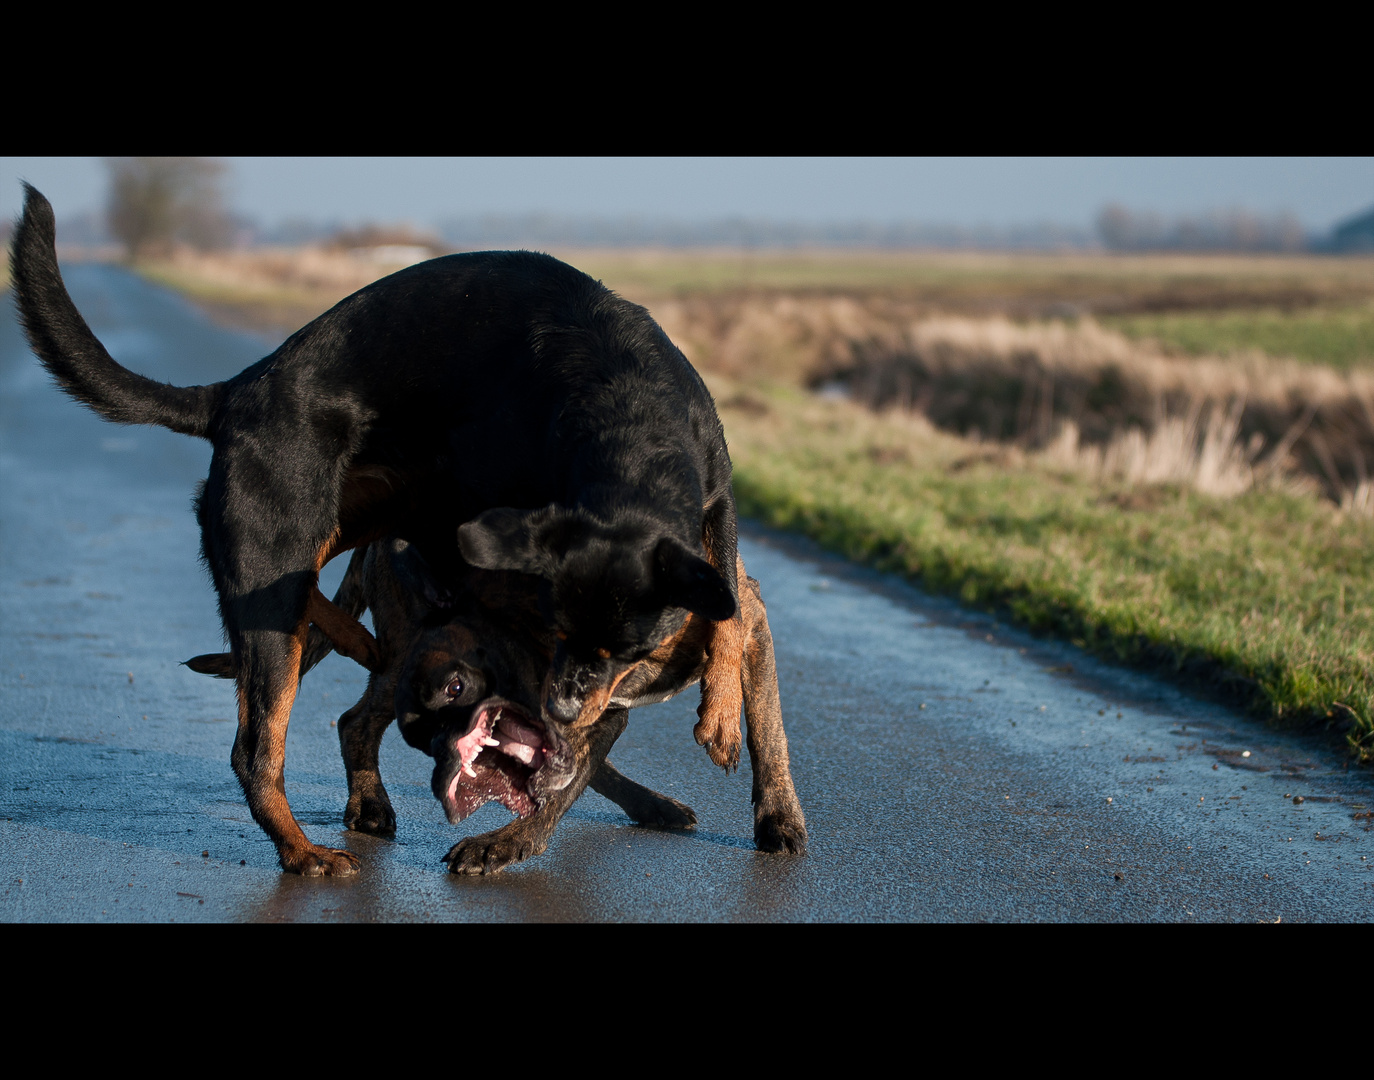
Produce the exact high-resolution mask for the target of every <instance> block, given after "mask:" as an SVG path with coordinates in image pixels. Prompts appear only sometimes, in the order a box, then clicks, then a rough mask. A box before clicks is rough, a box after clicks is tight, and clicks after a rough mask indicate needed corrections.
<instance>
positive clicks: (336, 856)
mask: <svg viewBox="0 0 1374 1080" xmlns="http://www.w3.org/2000/svg"><path fill="white" fill-rule="evenodd" d="M361 866H362V860H361V859H359V858H358V856H356V855H354V854H353V852H351V851H340V850H339V849H337V848H326V847H316V846H315V845H314V844H310V845H307V846H306V847H299V848H290V849H287V850H284V851H282V852H281V868H282V869H283V870H285V871H286V872H287V873H288V874H300V875H301V876H302V877H349V876H350V875H352V874H356V873H357V872H358V870H359V869H360V868H361Z"/></svg>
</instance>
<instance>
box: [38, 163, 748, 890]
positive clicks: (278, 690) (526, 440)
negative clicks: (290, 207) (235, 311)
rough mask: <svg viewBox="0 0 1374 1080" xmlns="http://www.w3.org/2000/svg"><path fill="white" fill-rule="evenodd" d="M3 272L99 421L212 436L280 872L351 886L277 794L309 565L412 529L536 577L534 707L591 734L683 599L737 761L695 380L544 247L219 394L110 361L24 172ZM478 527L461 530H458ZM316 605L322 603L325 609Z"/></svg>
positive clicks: (724, 515) (247, 706) (253, 780)
mask: <svg viewBox="0 0 1374 1080" xmlns="http://www.w3.org/2000/svg"><path fill="white" fill-rule="evenodd" d="M26 192H27V197H26V200H25V206H24V214H23V217H22V219H21V220H20V222H19V223H18V226H17V229H16V232H15V236H14V241H13V246H12V250H11V273H12V278H13V286H14V293H15V297H16V300H17V302H18V306H19V311H20V316H21V319H22V321H23V324H24V328H25V331H26V332H27V334H28V338H29V341H30V343H31V344H32V346H33V349H34V351H35V352H36V353H37V354H38V356H39V358H40V359H41V360H42V361H43V363H44V365H45V366H46V367H47V368H48V370H49V371H50V372H51V373H52V374H53V375H54V377H55V378H56V379H57V381H58V382H59V383H60V384H61V386H62V387H63V388H64V389H65V390H66V391H67V392H68V393H70V394H71V395H72V396H73V397H75V398H77V399H78V400H79V401H81V402H83V403H84V404H86V405H88V406H89V407H91V408H92V409H94V410H95V411H96V412H98V413H99V414H100V415H101V416H103V417H105V418H106V419H110V420H114V421H118V422H121V423H132V424H158V425H161V426H163V427H168V428H171V429H172V430H174V431H179V432H182V433H184V434H187V435H194V436H198V437H200V438H204V439H208V440H209V441H210V442H211V443H212V444H213V446H214V454H213V458H212V461H211V466H210V475H209V477H208V479H207V480H206V482H205V484H204V486H203V488H202V490H201V492H200V495H199V497H198V500H197V515H198V518H199V521H200V525H201V537H202V553H203V556H204V559H205V562H206V564H207V566H208V567H209V570H210V574H211V577H212V579H213V582H214V585H215V588H216V591H217V592H218V595H219V606H220V615H221V619H222V621H223V624H224V630H225V635H226V637H227V640H228V643H229V646H230V648H231V649H232V652H233V656H234V658H235V670H236V672H237V691H238V698H239V728H238V734H237V737H236V739H235V742H234V749H233V754H232V758H231V760H232V762H233V766H234V771H235V773H236V774H237V776H238V778H239V781H240V783H241V784H242V785H243V789H244V791H245V793H246V794H247V797H248V804H249V807H250V809H251V811H252V813H253V816H254V818H255V819H256V820H257V821H258V823H259V824H260V825H261V826H262V827H263V828H264V829H265V830H266V832H267V833H268V834H269V835H270V836H271V837H272V839H273V841H274V842H275V843H276V846H277V850H278V853H279V856H280V859H281V864H282V867H283V868H284V869H286V870H288V871H292V872H295V873H301V874H320V873H327V874H347V873H352V872H354V871H355V870H356V867H357V859H356V858H355V857H354V856H353V855H351V854H350V853H348V852H344V851H336V850H330V849H328V848H323V847H319V846H317V845H315V844H312V843H311V842H310V841H309V840H308V839H307V838H306V836H305V834H304V832H303V831H302V830H301V828H300V826H299V825H298V824H297V822H296V820H295V818H294V817H293V816H292V814H291V810H290V807H289V805H288V804H287V801H286V797H285V793H284V789H283V779H282V776H283V774H282V769H283V763H284V757H285V742H286V727H287V722H288V719H289V717H290V711H291V705H292V702H293V700H294V697H295V693H296V686H297V676H298V672H299V664H300V659H301V654H302V651H303V649H304V648H305V645H306V636H307V629H308V625H309V619H310V617H311V616H309V615H308V614H307V613H308V611H310V610H311V606H312V604H314V603H316V601H315V597H316V596H318V590H317V589H316V582H317V580H318V574H319V570H320V567H321V566H323V565H324V564H325V563H326V562H328V561H329V560H330V559H331V558H333V557H334V556H335V555H337V554H338V553H340V552H342V551H346V550H348V549H350V548H354V547H356V546H358V545H359V544H362V543H368V542H370V541H372V540H375V539H379V538H381V537H383V536H388V535H393V534H395V535H400V536H404V537H406V538H407V539H409V540H411V541H412V542H414V543H416V544H417V545H419V546H420V548H421V549H422V550H423V551H425V553H426V555H427V557H429V558H430V560H431V561H432V562H437V563H442V562H443V561H444V560H446V559H448V558H452V557H454V556H453V555H452V554H451V552H452V549H453V546H454V545H453V537H454V533H455V531H456V530H457V529H458V527H459V525H460V524H462V525H464V527H463V530H462V532H461V533H460V534H459V542H460V545H461V547H462V551H463V555H464V557H465V558H466V559H467V560H468V561H469V562H470V563H472V564H474V565H476V566H480V567H485V568H504V569H512V570H522V571H528V572H533V573H537V574H539V575H540V576H541V579H542V581H543V587H542V610H543V613H544V618H545V621H546V623H547V624H548V626H549V627H550V629H552V630H554V631H555V632H556V634H557V640H558V642H559V644H558V648H557V651H556V653H555V655H554V657H553V660H552V664H551V670H550V672H549V673H548V677H547V679H546V683H547V688H546V692H545V693H544V694H543V700H542V702H541V708H542V710H543V711H545V712H547V713H548V714H549V715H550V716H551V717H553V718H555V719H557V720H559V721H560V722H567V723H571V724H591V723H594V722H595V721H596V719H597V718H598V717H599V716H600V713H601V711H602V710H603V709H604V708H605V707H606V704H607V702H608V701H609V700H610V698H611V695H612V692H613V690H614V686H615V684H616V682H617V680H618V679H620V678H621V677H623V676H624V675H625V673H626V672H627V671H628V670H629V669H630V668H631V667H632V666H633V665H634V664H635V663H636V662H637V661H638V660H640V659H642V658H644V657H645V656H647V655H649V654H650V653H651V652H652V651H653V650H654V649H655V648H656V647H657V646H658V645H659V643H660V642H662V641H663V640H665V639H666V638H669V637H671V636H672V635H673V634H674V633H675V632H676V631H677V630H679V629H680V628H681V627H682V625H683V624H684V622H685V621H686V619H687V617H688V613H689V612H690V613H693V614H695V615H697V616H699V617H703V618H705V619H708V620H713V621H715V625H716V627H717V632H716V637H715V639H713V642H712V644H711V646H710V652H711V665H719V667H720V669H721V670H720V673H719V674H720V677H719V678H715V679H713V677H712V672H711V670H709V666H708V671H707V673H706V675H705V677H704V679H703V705H702V710H701V712H702V722H701V723H700V724H698V727H697V738H698V741H701V742H703V743H705V744H707V747H708V751H709V752H710V753H711V756H712V758H713V760H715V761H716V762H717V764H721V765H724V766H725V767H726V768H730V767H732V766H733V765H734V763H735V762H736V761H737V760H738V754H739V699H738V697H737V696H734V697H731V696H730V694H729V691H728V689H726V690H721V691H720V692H719V693H717V692H716V691H715V690H713V689H712V688H713V687H724V688H728V687H730V686H732V685H733V686H738V664H739V662H740V655H741V653H740V650H741V648H742V642H743V637H742V630H741V627H740V623H739V616H738V611H737V601H738V597H737V587H736V583H735V575H734V574H733V573H732V572H730V571H731V568H733V567H734V565H735V545H736V519H735V508H734V502H733V498H732V496H731V491H730V459H729V456H728V454H727V452H726V448H725V439H724V435H723V433H722V430H721V425H720V421H719V419H718V417H717V416H716V412H715V407H714V405H713V403H712V401H711V397H710V395H709V393H708V392H707V391H706V388H705V386H704V385H703V383H702V382H701V379H700V377H699V376H698V375H697V373H696V372H695V371H694V370H693V369H692V367H691V365H690V364H689V363H688V362H687V360H686V358H685V357H684V356H683V355H682V353H681V352H679V351H678V350H677V348H676V347H675V346H674V345H673V344H672V342H670V341H669V340H668V338H667V336H666V335H665V334H664V333H663V332H662V330H660V329H659V327H658V326H657V325H656V324H655V323H654V321H653V320H652V319H651V318H650V317H649V315H648V313H647V312H646V311H644V309H642V308H640V307H637V306H635V305H633V304H630V303H628V302H626V301H624V300H622V299H620V298H619V297H617V296H615V295H614V294H613V293H611V292H609V291H608V290H607V289H605V288H604V287H603V286H601V285H600V283H598V282H596V281H593V280H592V279H591V278H589V277H587V276H586V275H585V274H582V273H580V272H579V271H577V270H574V269H573V268H572V267H569V266H566V265H564V264H563V263H560V262H558V261H557V260H555V259H552V258H550V257H548V256H546V255H539V254H534V253H530V252H483V253H474V254H466V255H452V256H448V257H446V258H442V259H435V260H432V261H430V262H427V263H422V264H419V265H417V266H413V267H410V268H409V269H406V270H402V271H401V272H399V273H397V274H393V275H391V276H390V277H388V278H384V279H382V280H381V281H378V282H376V283H374V284H373V285H370V286H368V287H367V288H364V289H362V290H360V291H358V292H356V293H354V294H353V295H352V296H350V297H348V298H347V299H345V300H343V301H341V302H340V303H339V304H337V305H336V306H335V307H333V308H332V309H331V310H329V311H328V312H326V313H325V314H324V315H322V316H320V317H319V318H318V319H316V320H315V321H314V322H312V323H310V324H309V325H307V326H305V327H304V328H302V329H301V330H299V331H297V332H296V333H295V334H293V335H291V337H289V338H288V339H287V340H286V341H285V342H284V343H283V344H282V345H281V347H280V348H278V349H277V350H276V351H275V352H273V353H272V354H271V355H270V356H267V357H266V358H264V359H263V360H261V361H259V362H258V363H256V364H253V365H251V366H250V367H248V368H247V369H246V370H244V371H243V372H241V373H240V374H238V375H236V376H235V377H233V378H231V379H229V380H227V381H225V382H222V383H216V384H213V385H210V386H193V387H174V386H167V385H164V384H161V383H157V382H155V381H153V380H151V379H147V378H144V377H142V376H139V375H136V374H134V373H133V372H130V371H128V370H126V369H125V368H123V367H121V366H120V365H119V364H117V363H116V362H115V361H114V360H113V359H112V358H111V357H110V356H109V354H108V353H107V352H106V351H105V349H104V347H103V346H102V345H101V344H100V342H99V341H98V340H96V338H95V336H94V335H93V334H92V333H91V331H90V329H89V328H88V327H87V326H86V323H85V321H84V320H83V319H82V318H81V315H80V313H79V312H78V311H77V309H76V307H75V305H74V304H73V303H72V301H71V298H70V297H69V296H68V295H67V291H66V288H65V286H64V285H63V283H62V278H61V274H60V272H59V270H58V266H57V259H56V253H55V250H54V229H53V214H52V208H51V207H50V206H49V205H48V202H47V200H46V199H44V198H43V196H42V195H41V194H39V193H38V192H37V191H35V190H34V189H33V188H30V187H27V186H26ZM464 523H467V524H464ZM319 603H321V604H327V603H328V602H327V601H324V600H323V598H322V597H320V598H319Z"/></svg>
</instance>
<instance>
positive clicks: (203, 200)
mask: <svg viewBox="0 0 1374 1080" xmlns="http://www.w3.org/2000/svg"><path fill="white" fill-rule="evenodd" d="M105 166H106V168H108V169H109V172H110V192H109V198H108V202H107V205H106V212H107V214H108V216H109V223H110V231H111V232H112V233H113V234H114V235H115V236H116V237H117V238H118V239H119V240H121V241H122V242H123V243H124V245H125V246H126V247H127V249H128V252H129V258H130V259H131V260H133V259H137V258H139V257H140V256H141V255H144V254H147V253H148V252H149V251H153V250H156V249H158V248H165V247H167V246H168V245H170V244H171V243H173V242H174V241H181V242H184V243H188V244H192V245H194V246H195V247H202V248H210V247H219V246H222V245H223V244H224V243H226V242H227V241H228V239H229V236H230V232H231V227H230V222H229V217H228V215H227V214H226V213H225V211H224V203H223V198H222V196H221V194H220V187H219V184H220V178H221V177H222V176H223V174H224V172H225V166H224V164H223V163H222V162H218V161H213V160H211V159H209V158H196V157H121V158H106V159H105Z"/></svg>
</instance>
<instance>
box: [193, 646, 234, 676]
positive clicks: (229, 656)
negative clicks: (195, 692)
mask: <svg viewBox="0 0 1374 1080" xmlns="http://www.w3.org/2000/svg"><path fill="white" fill-rule="evenodd" d="M186 666H187V667H188V668H190V669H191V670H192V671H196V672H199V673H200V674H202V675H213V676H214V677H215V678H217V679H233V678H236V677H237V676H238V666H237V665H236V664H235V663H234V654H233V653H227V652H221V653H205V654H203V655H201V656H193V657H191V659H189V660H187V661H186Z"/></svg>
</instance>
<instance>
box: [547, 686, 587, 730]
mask: <svg viewBox="0 0 1374 1080" xmlns="http://www.w3.org/2000/svg"><path fill="white" fill-rule="evenodd" d="M581 711H582V698H581V696H580V695H578V696H569V695H565V694H557V693H551V694H549V695H548V696H547V697H545V699H544V712H546V713H547V714H548V715H549V717H550V718H551V719H554V720H557V721H558V722H559V723H561V724H571V723H572V722H573V721H574V720H576V719H577V717H578V714H579V713H580V712H581Z"/></svg>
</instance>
